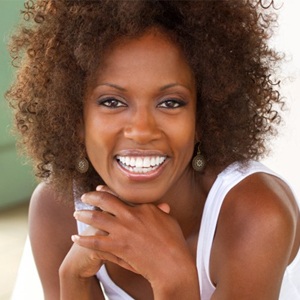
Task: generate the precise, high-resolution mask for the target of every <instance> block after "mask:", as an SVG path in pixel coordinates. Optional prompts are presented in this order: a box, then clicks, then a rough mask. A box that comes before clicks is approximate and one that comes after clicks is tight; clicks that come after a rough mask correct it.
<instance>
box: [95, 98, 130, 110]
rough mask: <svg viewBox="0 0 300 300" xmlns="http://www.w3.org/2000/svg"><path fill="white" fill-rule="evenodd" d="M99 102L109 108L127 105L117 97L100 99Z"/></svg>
mask: <svg viewBox="0 0 300 300" xmlns="http://www.w3.org/2000/svg"><path fill="white" fill-rule="evenodd" d="M98 104H99V105H101V106H105V107H108V108H119V107H125V106H127V105H126V104H125V103H124V102H122V101H120V100H118V99H116V98H104V99H100V100H98Z"/></svg>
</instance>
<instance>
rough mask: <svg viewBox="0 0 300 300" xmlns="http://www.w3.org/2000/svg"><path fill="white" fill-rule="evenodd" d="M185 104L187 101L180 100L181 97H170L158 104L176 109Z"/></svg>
mask: <svg viewBox="0 0 300 300" xmlns="http://www.w3.org/2000/svg"><path fill="white" fill-rule="evenodd" d="M185 104H186V103H185V102H184V101H182V100H179V99H168V100H165V101H162V102H161V103H160V104H159V105H158V107H161V108H169V109H174V108H178V107H181V106H184V105H185Z"/></svg>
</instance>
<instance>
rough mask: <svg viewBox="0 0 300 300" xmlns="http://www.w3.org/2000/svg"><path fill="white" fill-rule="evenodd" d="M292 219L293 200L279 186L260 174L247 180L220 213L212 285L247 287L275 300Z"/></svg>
mask: <svg viewBox="0 0 300 300" xmlns="http://www.w3.org/2000/svg"><path fill="white" fill-rule="evenodd" d="M298 218H299V210H298V207H297V204H296V201H295V199H294V197H293V195H292V192H291V190H290V189H289V187H288V186H287V184H286V183H285V182H283V181H282V180H281V179H279V178H278V177H275V176H273V175H269V174H266V173H255V174H252V175H250V176H247V177H246V178H245V179H243V180H242V181H241V182H240V183H239V184H237V185H236V186H235V187H234V188H233V189H232V190H231V191H230V192H229V193H228V194H227V196H226V198H225V200H224V203H223V205H222V208H221V211H220V216H219V221H218V226H217V230H216V236H215V241H214V245H213V249H212V258H213V259H212V274H213V275H212V277H214V280H215V281H216V282H218V281H219V280H221V281H224V280H225V281H229V282H227V283H228V284H229V286H230V285H231V286H232V285H235V284H239V285H240V286H241V287H243V286H244V287H245V290H247V286H248V288H249V287H250V286H251V285H252V288H254V294H253V295H254V296H255V295H257V299H260V298H259V297H265V298H268V297H269V298H268V299H273V298H274V299H275V298H276V293H278V292H279V289H280V283H281V280H282V276H283V273H284V270H285V268H286V266H287V265H288V263H289V260H290V256H291V253H292V248H293V245H294V243H295V241H294V239H295V233H296V228H297V222H298ZM224 274H227V275H226V276H227V279H224V278H225V275H224ZM254 275H255V276H254ZM234 282H235V283H234ZM255 288H256V291H255ZM239 290H241V289H239ZM255 292H256V293H257V294H255ZM241 293H242V292H241ZM272 293H273V296H272ZM274 293H275V294H274ZM231 296H233V295H231ZM238 296H239V297H245V295H243V294H240V295H238ZM277 297H278V296H277ZM245 299H247V297H245Z"/></svg>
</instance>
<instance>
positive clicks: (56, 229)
mask: <svg viewBox="0 0 300 300" xmlns="http://www.w3.org/2000/svg"><path fill="white" fill-rule="evenodd" d="M73 213H74V206H73V203H71V204H66V203H63V202H62V201H60V200H58V197H57V195H56V193H55V191H54V190H53V189H51V187H50V186H49V185H46V184H45V183H42V184H39V185H38V186H37V188H36V189H35V191H34V193H33V195H32V198H31V202H30V209H29V236H30V242H31V246H32V252H33V256H34V259H35V263H36V266H37V270H38V273H39V276H40V279H41V283H42V286H43V290H44V297H45V299H46V300H57V299H60V283H59V280H60V279H59V269H60V266H61V264H62V262H63V260H64V259H65V257H66V255H67V253H68V252H69V250H70V248H71V247H72V244H73V243H72V241H71V236H72V235H73V234H75V233H76V232H77V228H76V222H75V220H74V218H73ZM90 281H91V282H92V284H90V283H89V285H91V286H92V287H93V290H95V291H98V293H99V294H100V293H101V291H100V288H99V283H98V282H96V280H95V279H94V278H91V279H90ZM73 290H75V287H73V289H72V291H73ZM101 294H102V293H101ZM101 294H100V295H101ZM72 299H75V298H72ZM95 299H96V298H95ZM98 299H99V298H98ZM100 299H101V298H100Z"/></svg>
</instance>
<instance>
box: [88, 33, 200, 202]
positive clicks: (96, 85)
mask: <svg viewBox="0 0 300 300" xmlns="http://www.w3.org/2000/svg"><path fill="white" fill-rule="evenodd" d="M104 61H105V63H104V66H102V65H100V67H99V71H98V72H96V75H95V76H94V77H95V78H92V79H91V82H92V84H91V85H89V86H88V88H87V95H86V96H85V100H84V105H83V115H84V117H83V126H82V131H83V133H82V137H83V140H84V144H85V147H86V152H87V156H88V157H89V160H90V162H91V163H92V165H93V167H94V168H95V170H96V171H97V173H98V174H101V178H102V180H103V181H104V182H105V183H106V184H107V185H108V186H110V187H112V186H114V191H115V192H116V193H117V194H118V196H119V197H120V199H122V200H124V201H128V202H133V203H152V202H157V201H160V202H165V200H166V199H167V198H169V195H168V194H169V192H172V193H173V192H174V191H173V190H174V189H173V188H172V186H174V183H176V184H175V186H176V187H177V189H178V190H179V189H182V188H183V186H182V185H185V184H187V183H188V182H189V183H191V182H192V180H190V179H189V180H188V181H186V180H182V179H183V178H184V177H185V176H188V177H191V176H192V172H191V171H192V170H191V169H190V168H187V166H188V165H189V162H190V160H191V157H192V154H193V151H194V144H195V141H196V140H195V118H196V87H195V79H194V75H193V72H192V70H191V68H190V67H189V65H188V63H187V61H186V58H185V57H184V55H183V53H182V51H180V48H178V46H177V45H176V44H174V43H173V42H171V41H168V37H167V36H166V34H163V33H162V32H161V30H158V29H153V28H152V29H151V30H149V31H147V32H146V33H145V34H144V35H143V36H142V37H138V38H135V39H129V40H124V41H123V42H122V44H120V43H118V44H117V45H112V46H111V47H110V52H109V53H107V54H106V55H105V56H104ZM175 124H176V126H174V125H175ZM126 162H127V163H126ZM151 163H152V164H151ZM143 164H146V166H147V167H146V168H147V169H146V168H143ZM183 174H186V175H185V176H183ZM188 174H189V175H188ZM182 200H184V201H186V200H185V199H182Z"/></svg>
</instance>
